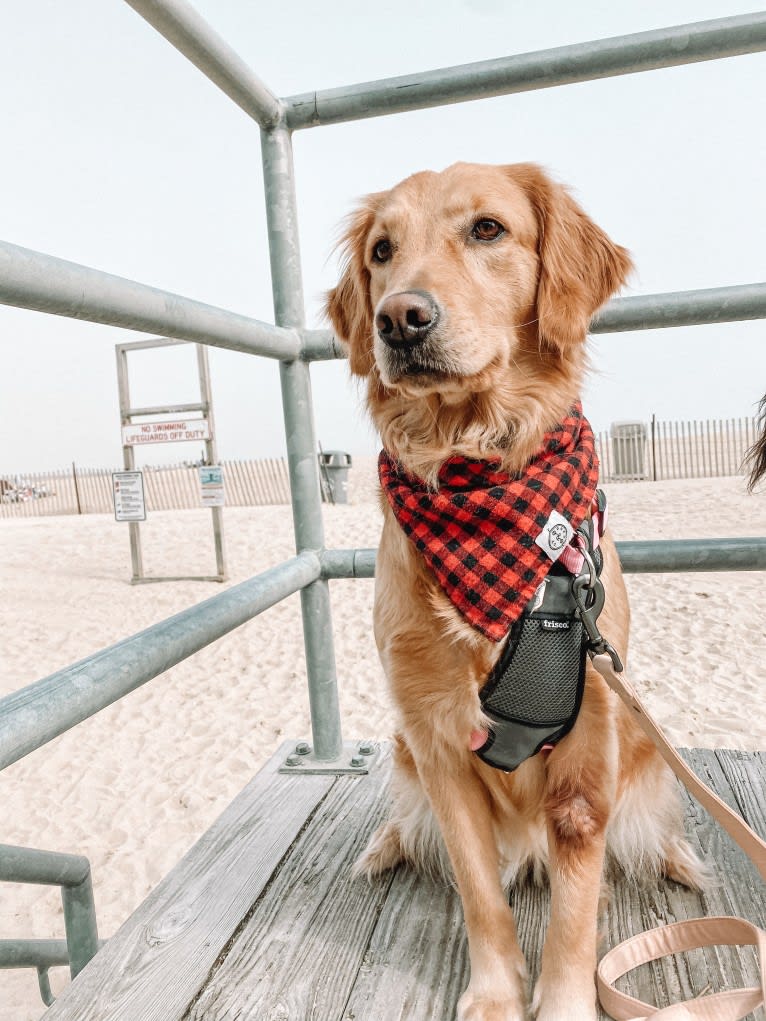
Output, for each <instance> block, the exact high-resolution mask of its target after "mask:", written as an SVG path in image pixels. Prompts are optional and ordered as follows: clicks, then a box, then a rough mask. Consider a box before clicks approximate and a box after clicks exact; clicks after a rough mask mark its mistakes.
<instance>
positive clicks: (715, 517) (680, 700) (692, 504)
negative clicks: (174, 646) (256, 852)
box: [0, 462, 766, 1021]
mask: <svg viewBox="0 0 766 1021" xmlns="http://www.w3.org/2000/svg"><path fill="white" fill-rule="evenodd" d="M607 488H608V494H609V498H610V507H611V527H612V531H613V534H614V535H615V536H616V538H618V539H621V538H622V539H638V538H648V537H653V538H690V537H697V536H725V535H730V536H734V535H739V536H743V535H765V534H766V497H764V496H758V495H756V496H749V495H747V494H746V492H745V488H744V483H743V481H742V480H741V479H738V478H726V479H714V480H692V481H684V482H664V483H648V482H645V483H629V484H623V485H612V486H610V487H607ZM374 489H375V487H374V476H373V472H372V465H371V464H370V463H365V462H363V463H362V464H361V465H360V466H357V467H355V468H354V470H353V471H352V487H351V493H352V501H353V502H352V504H351V505H349V506H336V507H328V508H326V510H325V528H326V534H327V544H328V546H353V545H359V546H374V545H375V544H376V541H377V535H378V532H379V529H380V512H379V510H378V507H377V505H376V502H375V499H374ZM225 529H226V541H227V547H228V556H229V570H230V575H231V581H230V583H232V584H233V583H236V582H238V581H242V580H244V579H246V578H248V577H251V576H252V575H253V574H256V573H257V572H259V571H262V570H264V569H265V568H266V567H268V566H271V565H273V564H275V563H278V562H279V561H281V560H283V559H285V558H286V557H288V556H289V555H291V553H292V551H293V541H292V530H291V520H290V512H289V509H288V508H285V507H266V508H256V509H248V508H232V509H227V510H226V512H225ZM143 532H144V547H145V562H146V567H147V570H149V571H152V572H156V573H163V572H165V573H173V574H177V573H185V572H190V573H208V572H210V571H212V569H213V563H212V561H213V552H212V535H211V527H210V519H209V514H208V513H207V512H204V511H182V512H161V513H156V514H154V515H153V516H152V518H151V520H150V521H149V522H148V523H147V524H146V526H145V527H144V529H143ZM128 577H129V554H128V539H127V532H126V526H124V525H119V524H117V523H116V522H114V521H113V520H112V519H111V517H108V516H105V515H89V516H84V517H59V518H47V519H46V518H41V519H33V520H19V521H4V522H2V523H0V600H1V603H0V605H1V606H2V613H1V614H0V649H1V650H2V655H1V656H0V696H2V695H4V694H7V693H8V692H10V691H14V690H16V689H18V688H21V687H23V686H24V685H26V684H29V683H31V682H32V681H35V680H37V679H38V678H40V677H43V676H45V675H47V674H48V673H50V672H53V671H54V670H56V669H59V668H60V667H62V666H65V665H67V664H70V663H72V662H74V661H76V660H77V659H80V658H82V657H84V656H87V655H89V654H90V653H92V652H95V651H96V650H98V649H101V648H103V647H105V646H107V645H110V644H111V643H113V642H115V641H117V640H119V639H120V638H122V637H124V636H126V635H128V634H131V633H133V632H135V631H138V630H140V629H142V628H144V627H147V626H148V625H150V624H152V623H155V622H157V621H159V620H161V619H163V618H165V617H167V616H169V615H170V614H172V613H175V612H177V611H178V610H181V609H183V608H185V607H186V606H188V605H190V604H192V603H196V602H199V601H201V600H203V599H206V598H208V597H209V596H210V595H212V594H214V593H215V592H216V591H219V587H218V586H216V585H215V584H211V583H202V582H193V581H189V582H173V583H163V584H157V585H144V586H131V585H130V584H129V583H128ZM628 585H629V590H630V595H631V601H632V608H633V638H632V650H631V658H630V673H631V677H632V678H633V680H634V681H636V682H638V683H639V686H640V687H641V689H642V691H643V692H644V693H645V694H646V697H647V701H648V704H649V708H650V710H651V711H652V712H653V713H654V714H655V715H656V716H657V717H658V718H659V719H660V720H661V721H662V722H663V723H664V724H665V726H666V728H667V730H668V732H669V734H670V735H671V737H672V738H673V740H674V741H675V742H676V743H678V744H684V745H696V746H703V747H737V748H745V749H750V750H755V749H763V748H766V685H764V684H763V683H762V679H763V669H762V663H763V660H764V652H765V651H766V586H764V584H763V577H762V575H761V574H759V573H740V574H717V575H714V574H692V575H685V576H683V575H658V576H651V575H645V576H632V577H629V578H628ZM332 597H333V613H334V622H335V632H336V656H337V663H338V675H339V680H340V697H341V708H342V713H343V720H344V733H345V735H346V736H347V737H349V738H354V737H374V738H385V737H387V736H390V734H391V732H392V729H393V713H392V711H391V707H390V705H389V702H388V699H387V696H386V690H385V682H384V678H383V675H382V672H381V669H380V666H379V664H378V661H377V656H376V652H375V648H374V643H373V639H372V634H371V627H370V621H371V611H372V597H373V583H372V582H371V581H366V580H363V581H356V582H355V581H338V582H334V583H333V586H332ZM308 734H309V716H308V700H307V696H306V685H305V671H304V660H303V650H302V639H301V632H300V612H299V606H298V598H297V596H294V597H292V598H290V599H288V600H287V601H285V602H284V603H282V604H280V605H279V606H277V607H274V608H273V609H271V610H269V611H268V612H267V613H265V614H263V615H262V616H261V617H259V618H257V619H256V620H254V621H252V622H250V623H249V624H247V625H245V626H243V627H242V628H240V629H238V630H237V631H235V632H233V633H232V634H231V635H229V636H228V637H226V638H223V639H221V640H220V641H219V642H217V643H215V644H214V645H212V646H209V647H208V648H207V649H205V650H203V651H202V652H200V653H198V654H197V655H196V656H194V657H192V658H191V659H189V660H187V661H186V662H185V663H182V664H180V665H179V666H177V667H175V668H174V669H173V670H171V671H169V672H168V673H167V674H165V675H164V676H161V677H158V678H156V679H155V680H153V681H151V682H149V683H148V684H147V685H145V686H144V687H143V688H142V689H140V690H138V691H136V692H134V693H133V694H131V695H129V696H128V697H127V698H125V699H123V700H122V701H121V702H120V703H118V704H116V705H114V706H112V707H110V708H109V709H107V710H105V711H103V712H102V713H100V714H99V715H98V716H96V717H94V718H93V719H91V720H88V721H86V722H84V723H82V724H81V725H80V726H78V727H77V728H75V729H74V730H73V731H70V732H69V733H68V734H65V735H63V736H62V737H60V738H58V739H57V740H56V741H54V742H52V743H51V744H49V745H47V746H46V747H44V748H42V749H40V750H38V751H37V752H35V753H33V754H32V755H30V756H28V757H27V758H26V759H24V760H22V761H21V762H19V763H17V764H16V765H14V766H12V767H10V768H9V769H8V770H6V771H5V772H4V773H3V774H2V777H0V805H2V821H3V827H2V836H0V840H2V841H4V842H7V843H12V844H21V845H27V846H32V847H44V848H48V849H50V850H58V851H71V852H76V853H79V854H84V855H86V856H87V857H88V858H89V859H90V861H91V865H92V869H93V876H94V886H95V897H96V907H97V911H98V919H99V928H100V934H101V935H102V936H108V935H109V934H111V933H112V932H114V931H115V930H116V929H117V927H118V926H119V925H120V924H121V923H122V922H123V921H124V920H125V918H126V917H127V915H128V914H129V913H130V912H131V911H132V910H133V909H134V908H135V907H136V906H137V905H138V904H139V902H140V901H141V900H142V899H143V898H144V897H145V896H146V894H147V893H148V892H149V890H151V889H152V887H154V886H155V885H156V884H157V883H158V882H159V880H160V879H161V878H162V876H163V875H165V873H166V872H168V871H169V870H170V869H171V868H172V866H173V865H174V864H175V863H176V862H177V861H178V860H179V858H180V857H181V856H182V855H183V854H184V853H185V851H186V850H187V849H188V848H189V847H190V846H191V845H192V843H193V842H194V841H195V840H196V838H197V837H198V836H199V835H200V834H201V833H202V832H203V831H204V830H205V829H206V828H207V827H208V826H209V825H210V824H211V823H212V821H213V820H214V819H215V817H216V816H217V815H218V814H219V813H220V812H221V811H222V810H223V809H224V808H225V806H226V805H227V804H228V803H229V802H230V801H231V800H232V798H233V797H234V796H235V795H236V794H237V792H238V791H239V790H240V789H241V788H242V787H243V786H244V785H245V784H246V783H247V781H248V780H249V778H250V777H251V776H252V774H253V772H254V771H255V770H257V769H258V767H259V766H260V765H261V764H262V763H263V762H264V760H265V759H267V758H268V756H269V755H270V754H271V753H272V752H273V750H274V749H275V748H276V746H277V745H278V744H279V743H280V742H281V741H282V740H284V738H285V737H296V738H299V737H305V736H308ZM63 934H64V929H63V915H62V910H61V903H60V898H59V895H58V892H57V891H56V890H52V889H48V888H45V887H34V886H20V885H19V886H15V885H14V886H10V885H2V886H0V938H8V937H13V936H18V937H33V938H45V937H49V938H50V937H55V938H62V937H63ZM52 979H53V986H54V991H55V990H56V989H61V988H62V987H63V985H64V984H65V983H66V981H67V976H66V971H64V970H63V969H58V970H57V971H56V972H53V973H52ZM42 1011H43V1007H42V1003H41V1001H40V999H39V995H38V992H37V981H36V976H35V975H34V973H33V972H31V971H8V972H0V1021H34V1019H37V1018H39V1017H40V1015H41V1013H42Z"/></svg>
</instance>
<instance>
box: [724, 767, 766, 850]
mask: <svg viewBox="0 0 766 1021" xmlns="http://www.w3.org/2000/svg"><path fill="white" fill-rule="evenodd" d="M715 757H716V758H717V759H718V762H719V765H720V766H721V769H722V771H723V774H724V776H725V777H726V779H727V780H728V782H729V786H730V787H731V792H732V794H733V795H734V798H735V799H736V804H737V807H738V809H739V811H740V812H741V814H742V815H743V817H744V818H745V819H746V820H747V822H748V823H750V825H751V826H752V828H753V829H754V830H755V832H756V833H758V834H759V835H760V836H761V837H764V838H766V755H765V754H764V753H763V752H741V751H737V750H733V749H727V748H717V749H716V753H715Z"/></svg>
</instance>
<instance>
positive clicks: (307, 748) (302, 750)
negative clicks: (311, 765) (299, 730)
mask: <svg viewBox="0 0 766 1021" xmlns="http://www.w3.org/2000/svg"><path fill="white" fill-rule="evenodd" d="M295 750H296V752H297V753H298V754H299V755H310V754H311V745H310V744H309V743H308V742H307V741H299V742H298V744H297V745H296V746H295Z"/></svg>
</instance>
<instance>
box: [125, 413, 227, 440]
mask: <svg viewBox="0 0 766 1021" xmlns="http://www.w3.org/2000/svg"><path fill="white" fill-rule="evenodd" d="M210 438H211V437H210V424H209V422H208V420H207V419H206V418H184V419H178V418H174V419H173V420H172V421H169V422H139V423H132V424H131V425H124V426H123V427H122V445H123V447H137V446H140V445H141V444H143V443H185V442H186V441H187V440H209V439H210Z"/></svg>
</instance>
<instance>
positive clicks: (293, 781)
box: [44, 745, 335, 1021]
mask: <svg viewBox="0 0 766 1021" xmlns="http://www.w3.org/2000/svg"><path fill="white" fill-rule="evenodd" d="M287 747H289V745H288V746H286V748H287ZM286 748H285V749H282V750H281V751H280V752H278V753H277V755H276V756H274V758H273V759H272V760H270V762H269V763H268V765H267V766H266V767H265V768H264V769H263V770H262V771H261V772H259V773H258V774H257V775H256V776H255V778H254V779H253V780H252V782H251V783H250V784H249V785H248V786H247V787H246V788H245V790H244V791H242V793H241V794H240V795H239V796H238V797H237V798H236V800H235V801H234V802H232V804H231V805H230V806H229V808H228V809H226V811H225V812H224V813H223V815H222V816H221V817H220V818H219V819H218V820H217V822H216V823H214V825H213V826H212V827H211V829H210V830H208V831H207V833H206V834H205V835H204V836H203V837H202V838H201V839H200V840H199V841H198V843H197V844H195V845H194V847H193V848H192V849H191V850H190V851H189V853H188V854H187V855H186V857H185V858H184V859H183V860H182V861H181V862H180V863H179V864H178V865H177V866H176V868H175V869H173V871H172V872H171V873H169V875H168V876H167V877H166V878H165V879H164V880H163V882H162V883H161V884H160V885H159V886H158V887H157V889H156V890H155V891H154V892H153V893H152V894H150V896H149V898H148V899H147V900H146V901H144V903H143V904H142V905H141V906H140V907H139V908H138V910H137V911H136V912H135V913H134V914H133V915H131V917H130V918H129V919H128V921H127V922H126V923H125V925H123V926H122V928H121V929H120V930H119V931H118V932H117V933H116V935H115V936H113V937H112V939H110V940H109V942H108V943H107V944H106V946H105V947H104V949H103V950H102V951H100V953H98V954H97V955H96V957H95V958H94V959H93V960H92V961H91V962H90V964H89V965H88V966H87V967H86V968H85V969H84V971H82V972H81V974H80V975H79V976H78V978H77V980H76V981H75V982H73V983H72V984H71V985H70V986H69V987H68V988H67V989H66V990H65V992H64V993H63V994H62V995H61V997H60V998H59V999H58V1000H57V1001H56V1002H55V1003H54V1004H53V1006H52V1007H51V1008H50V1009H49V1010H48V1011H46V1013H45V1015H44V1018H45V1021H175V1019H177V1018H180V1017H181V1016H182V1015H183V1013H184V1012H185V1011H186V1008H187V1007H188V1005H189V1003H190V1001H191V1000H192V999H193V997H194V996H195V995H196V994H197V993H198V991H199V990H200V988H201V986H202V985H203V983H204V982H205V981H206V979H207V977H208V975H209V974H210V972H211V970H212V969H213V967H214V965H215V962H216V960H217V958H218V957H219V955H220V954H221V952H222V951H223V950H224V949H225V947H226V944H227V943H228V942H229V941H230V940H231V939H232V936H233V935H234V933H235V932H236V930H237V928H238V926H240V925H241V923H242V920H243V918H244V917H245V916H246V915H247V913H248V911H250V910H251V909H252V906H253V904H254V903H256V901H257V899H258V897H259V895H260V894H261V893H262V892H263V890H264V888H265V887H266V886H267V884H268V882H269V880H270V879H271V877H272V874H273V873H274V871H275V869H277V867H278V865H279V863H280V861H281V859H282V858H283V857H284V855H285V854H286V853H287V852H288V851H289V849H290V847H291V846H292V844H293V843H294V841H295V839H296V837H297V836H298V834H299V833H300V831H301V829H302V828H303V827H304V826H305V825H306V822H307V820H308V819H310V817H311V815H312V813H313V812H314V811H315V810H316V808H317V806H318V805H320V804H321V802H322V801H323V799H324V797H325V796H326V794H327V793H328V792H329V791H330V790H331V789H332V787H333V785H334V783H335V778H334V777H325V776H297V777H292V776H286V777H285V776H280V775H278V774H276V772H275V771H276V767H277V765H278V764H279V762H280V761H281V759H282V758H283V757H284V754H285V752H286Z"/></svg>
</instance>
